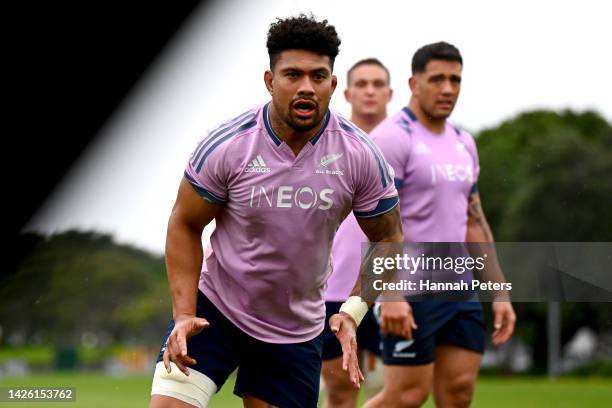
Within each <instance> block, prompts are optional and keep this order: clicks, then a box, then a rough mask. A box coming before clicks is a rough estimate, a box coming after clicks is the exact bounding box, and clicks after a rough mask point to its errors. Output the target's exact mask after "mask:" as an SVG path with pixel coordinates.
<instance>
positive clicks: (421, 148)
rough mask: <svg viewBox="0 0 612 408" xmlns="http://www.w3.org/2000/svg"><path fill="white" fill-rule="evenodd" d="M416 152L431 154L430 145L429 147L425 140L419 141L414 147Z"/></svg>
mask: <svg viewBox="0 0 612 408" xmlns="http://www.w3.org/2000/svg"><path fill="white" fill-rule="evenodd" d="M414 151H415V153H416V154H429V153H431V150H429V147H427V145H426V144H425V143H423V142H419V143H417V145H416V148H415V149H414Z"/></svg>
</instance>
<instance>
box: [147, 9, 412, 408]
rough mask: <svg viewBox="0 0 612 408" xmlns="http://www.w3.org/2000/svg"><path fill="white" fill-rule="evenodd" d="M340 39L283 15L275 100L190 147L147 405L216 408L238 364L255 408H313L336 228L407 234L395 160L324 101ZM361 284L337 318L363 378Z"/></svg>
mask: <svg viewBox="0 0 612 408" xmlns="http://www.w3.org/2000/svg"><path fill="white" fill-rule="evenodd" d="M339 44H340V40H339V38H338V36H337V33H336V30H335V28H334V27H333V26H330V25H328V24H327V21H326V20H324V21H322V22H317V21H316V20H314V18H313V17H307V16H304V15H300V16H298V17H294V18H288V19H284V20H280V19H279V20H278V21H276V22H275V23H273V24H272V25H271V26H270V31H269V32H268V41H267V47H268V53H269V56H270V69H269V70H268V71H266V72H265V74H264V82H265V86H266V88H267V89H268V91H269V93H270V95H271V96H272V100H271V102H269V103H266V104H264V105H261V106H258V107H256V108H254V109H251V110H248V111H246V112H244V113H243V114H241V115H239V116H237V117H235V118H234V119H232V120H230V121H228V122H226V123H224V124H223V125H221V126H219V127H218V128H216V129H215V130H213V131H211V132H210V133H209V134H208V135H207V136H206V137H204V138H203V139H202V140H201V141H200V143H199V144H198V145H197V147H196V149H195V150H194V152H193V153H192V155H191V157H190V159H189V162H188V163H187V168H186V170H185V175H184V178H183V180H182V181H181V185H180V187H179V191H178V197H177V200H176V203H175V205H174V208H173V210H172V214H171V216H170V220H169V223H168V234H167V241H166V266H167V272H168V280H169V284H170V289H171V292H172V306H173V319H172V320H171V322H170V324H169V327H168V331H167V333H166V336H165V337H164V340H163V343H162V348H161V350H160V353H159V356H158V362H157V365H156V369H155V374H154V377H153V384H152V391H151V395H152V397H151V403H150V406H151V407H153V408H159V407H193V406H196V407H207V406H208V404H209V402H210V399H211V397H213V395H214V393H215V392H217V390H219V389H220V388H221V387H222V385H223V383H224V382H225V381H226V379H227V378H228V376H229V375H230V374H231V373H232V372H234V370H235V369H236V368H237V369H238V373H237V377H236V385H235V388H234V393H235V394H236V395H238V396H239V397H241V398H242V400H243V404H244V406H245V407H270V406H277V407H308V408H310V407H315V406H316V405H317V400H318V392H319V378H320V370H321V347H322V336H321V333H322V331H323V327H324V325H325V324H326V319H325V303H324V290H325V284H326V281H327V278H328V277H329V275H330V273H331V264H330V252H331V246H332V242H333V237H334V234H335V232H336V230H337V228H338V226H339V225H340V223H341V222H342V220H343V219H344V218H345V217H346V215H347V214H348V213H349V212H351V211H353V212H354V214H355V215H356V216H357V217H358V219H359V225H360V226H361V228H362V230H363V231H364V232H365V234H366V236H367V237H368V239H369V240H370V241H373V242H403V232H402V228H401V220H400V217H399V207H398V202H399V199H398V196H397V191H396V190H395V187H394V184H393V172H392V170H391V168H390V166H388V164H387V163H386V161H385V160H384V158H383V157H382V155H381V153H380V151H379V150H378V148H377V147H376V146H375V145H374V144H373V143H372V142H371V141H370V140H369V139H368V137H367V136H366V135H365V134H364V133H363V132H362V131H361V130H359V129H358V128H357V127H356V126H355V125H354V124H352V123H351V122H350V121H348V120H347V119H345V118H343V117H342V116H340V115H337V114H335V113H333V112H331V111H330V110H329V109H328V106H329V101H330V98H331V96H332V93H333V91H334V89H335V87H336V77H335V76H334V75H333V74H332V69H333V63H334V58H335V57H336V55H337V54H338V47H339ZM213 219H215V223H216V228H215V230H214V232H213V234H212V235H211V238H210V246H209V247H207V251H206V253H203V252H204V251H203V250H202V242H201V235H202V231H203V229H204V227H205V226H206V225H207V224H208V223H209V222H210V221H212V220H213ZM360 289H361V288H360V285H359V284H358V283H356V284H355V287H354V288H353V291H352V293H351V295H352V296H351V297H349V299H348V300H347V301H346V302H345V303H344V304H343V307H342V308H341V310H340V312H339V313H338V314H335V315H334V316H332V317H331V318H330V319H329V324H330V326H331V329H332V331H333V332H334V333H335V334H336V336H337V337H338V339H339V341H340V343H341V344H342V350H343V367H342V368H343V370H344V371H345V375H347V377H349V378H350V381H351V382H352V384H353V385H354V386H356V387H359V384H360V381H361V380H362V379H363V376H362V374H361V371H360V369H359V365H358V360H357V353H356V348H357V347H356V328H357V326H358V325H359V323H360V321H361V319H362V318H363V316H364V315H365V314H366V312H367V310H368V306H369V304H367V303H366V302H364V301H363V299H362V298H361V297H360V292H361V290H360Z"/></svg>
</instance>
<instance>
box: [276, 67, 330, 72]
mask: <svg viewBox="0 0 612 408" xmlns="http://www.w3.org/2000/svg"><path fill="white" fill-rule="evenodd" d="M288 71H296V72H300V73H304V72H314V73H318V72H324V73H331V71H330V70H329V68H326V67H319V68H314V69H311V70H309V71H306V70H304V69H302V68H298V67H295V66H290V67H286V68H283V69H281V72H288Z"/></svg>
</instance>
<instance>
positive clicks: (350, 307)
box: [340, 296, 368, 326]
mask: <svg viewBox="0 0 612 408" xmlns="http://www.w3.org/2000/svg"><path fill="white" fill-rule="evenodd" d="M340 311H341V312H344V313H346V314H348V315H350V316H351V317H352V318H353V320H355V323H357V326H359V323H361V320H362V319H363V316H365V315H366V313H368V304H367V303H366V302H364V301H363V299H361V297H360V296H350V297H349V298H348V299H347V300H346V302H344V303H343V304H342V306H340Z"/></svg>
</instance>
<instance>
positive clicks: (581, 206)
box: [476, 111, 612, 370]
mask: <svg viewBox="0 0 612 408" xmlns="http://www.w3.org/2000/svg"><path fill="white" fill-rule="evenodd" d="M476 141H477V144H478V151H479V155H480V165H481V173H480V179H479V182H478V188H479V191H480V195H481V197H482V202H483V207H484V210H485V213H486V214H487V218H488V220H489V222H490V224H491V227H492V229H493V232H494V234H495V238H496V240H497V241H507V242H529V241H532V242H537V241H543V242H557V241H559V242H589V241H591V242H594V241H596V242H611V241H612V216H610V209H611V208H612V126H611V125H610V123H608V122H607V121H606V120H605V119H604V118H602V117H601V116H600V115H598V114H597V113H594V112H583V113H575V112H572V111H564V112H562V113H556V112H550V111H535V112H529V113H524V114H521V115H519V116H517V117H515V118H513V119H511V120H508V121H506V122H504V123H502V124H501V125H500V126H498V127H496V128H494V129H487V130H484V131H482V132H480V134H478V135H476ZM611 279H612V278H611ZM514 306H515V309H516V312H517V316H518V326H517V330H516V334H515V336H517V337H518V338H521V339H522V340H524V341H525V342H526V343H527V344H529V345H530V346H531V347H532V348H533V356H534V362H535V365H536V369H542V370H543V369H544V367H545V364H546V357H547V353H546V349H547V344H546V304H545V303H516V304H515V305H514ZM488 309H489V308H485V310H486V311H487V312H489V310H488ZM488 321H491V320H490V317H489V320H488ZM582 326H588V327H590V328H591V329H593V330H595V331H596V332H599V333H601V332H604V331H607V332H608V333H610V332H611V331H612V303H563V304H562V332H561V338H562V342H563V343H565V342H567V341H569V340H570V339H571V338H572V336H573V335H574V334H575V332H576V330H577V329H578V328H580V327H582Z"/></svg>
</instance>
